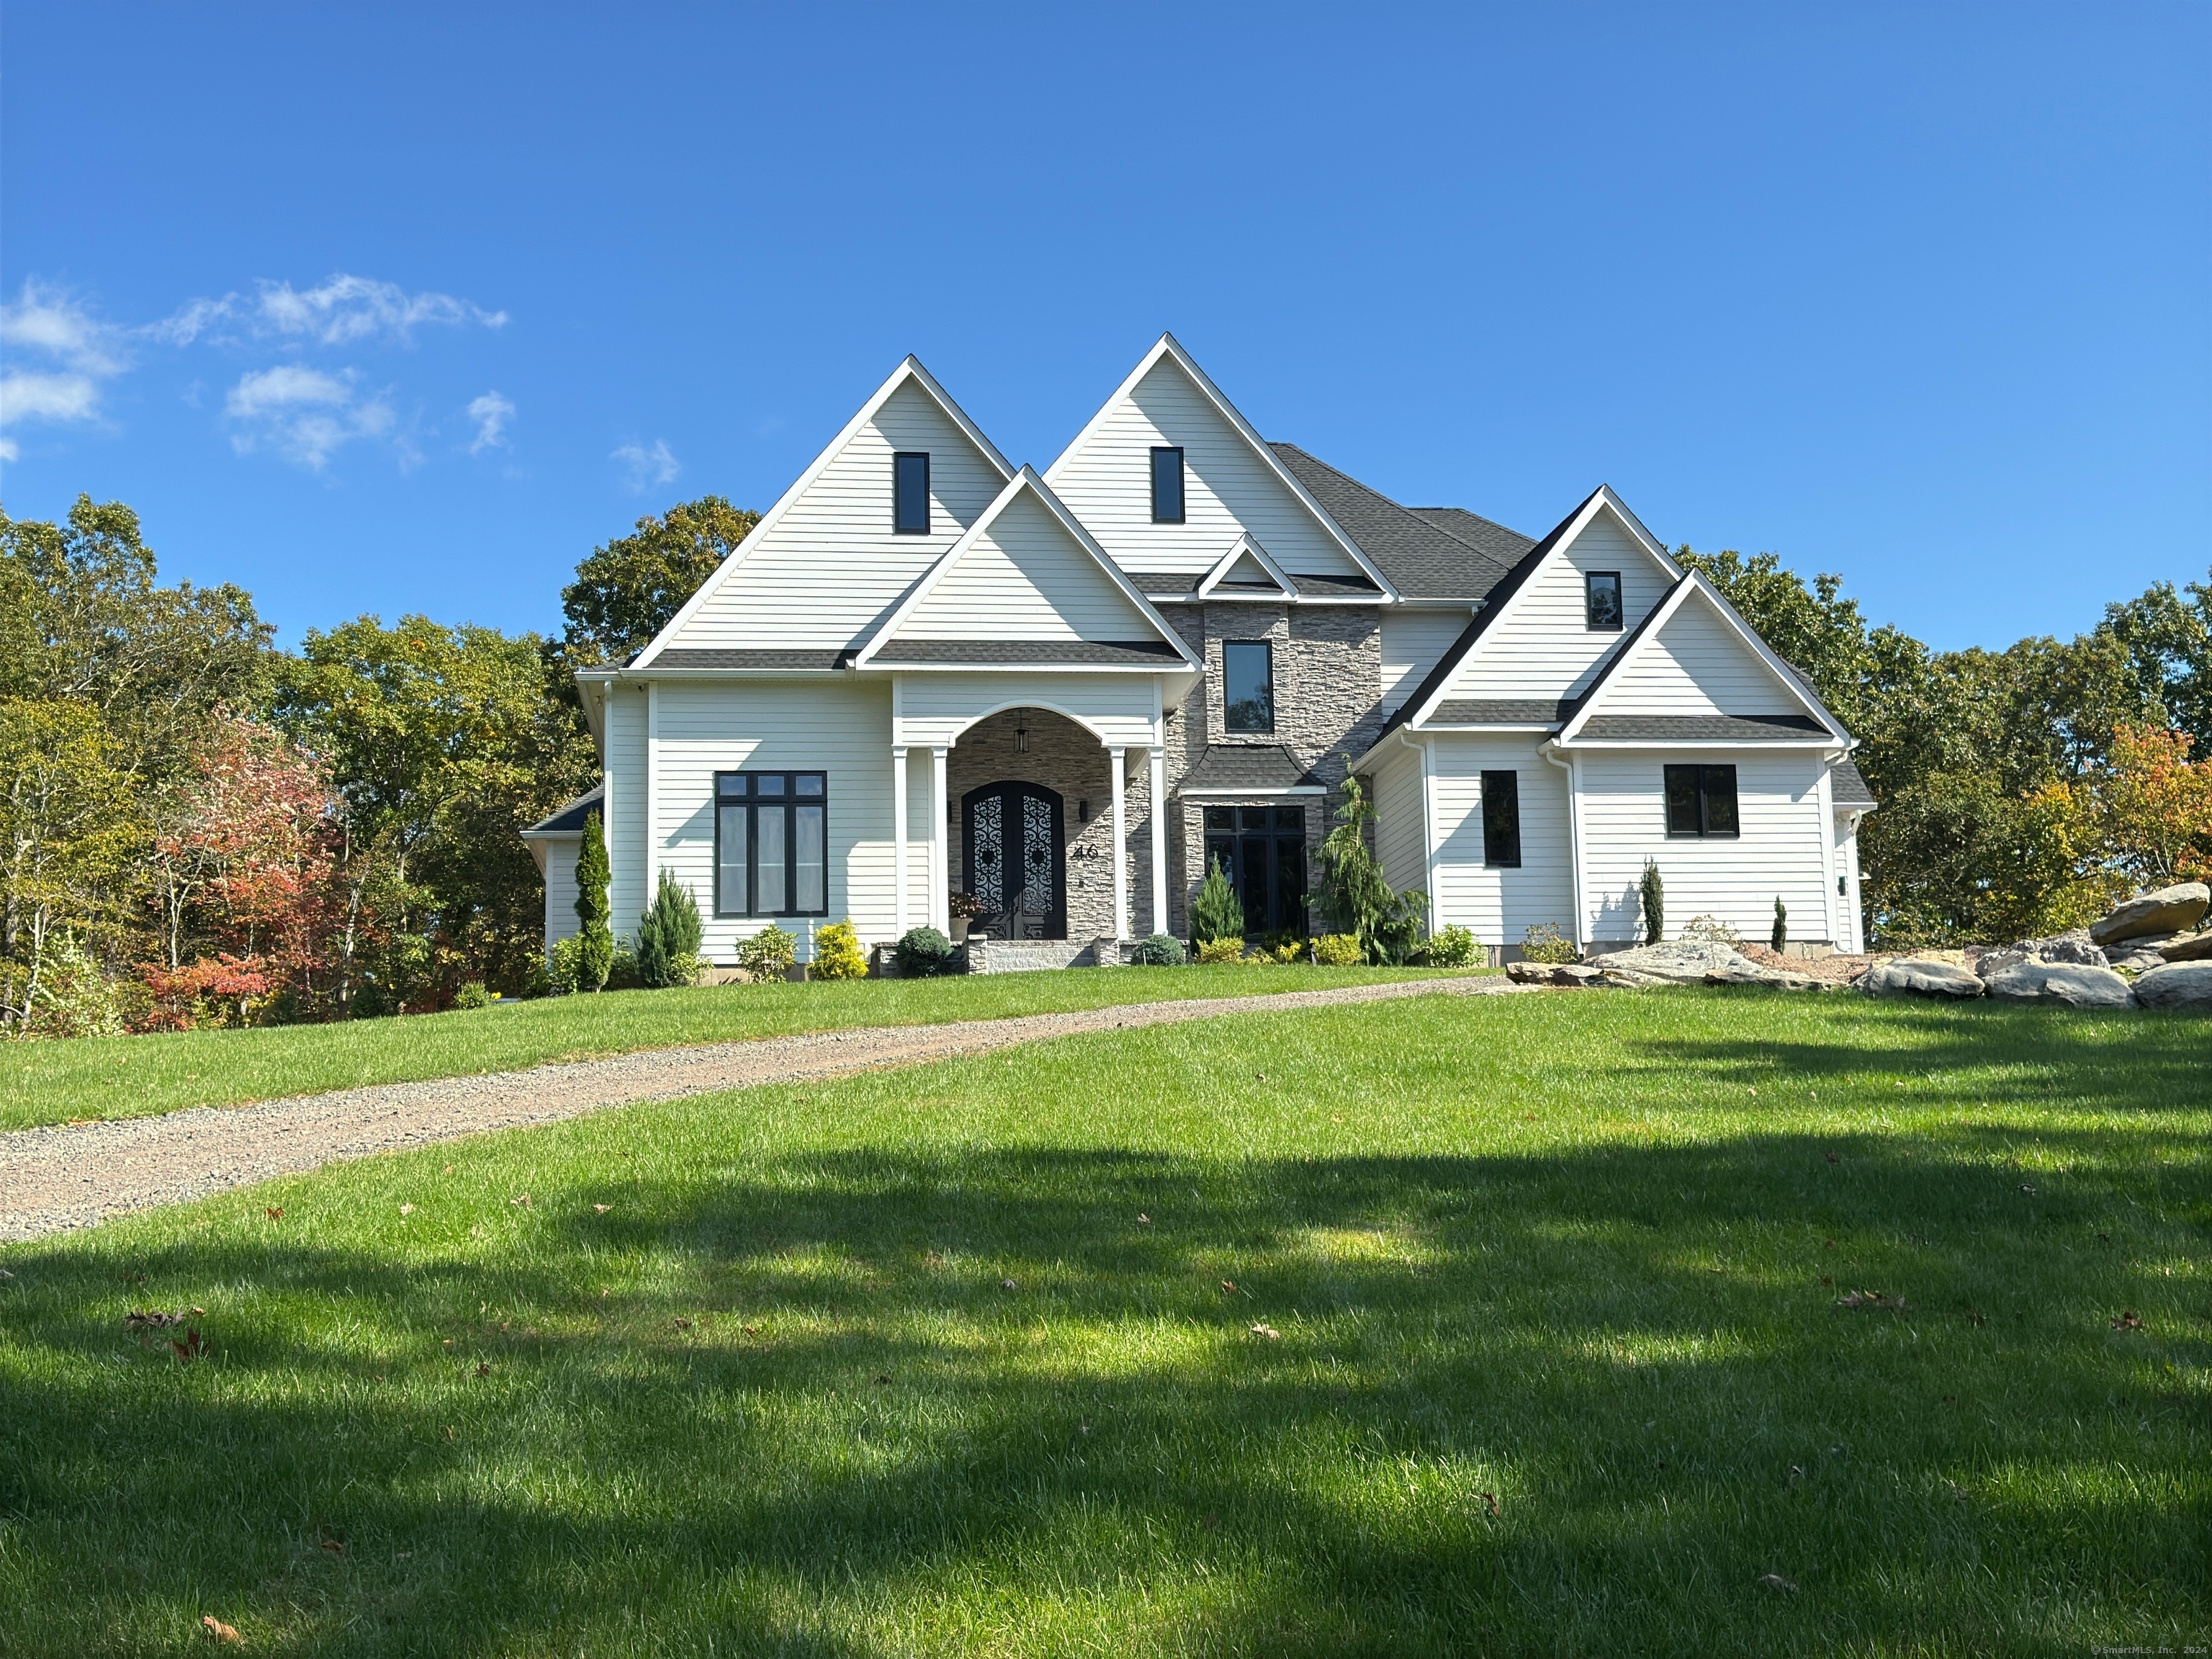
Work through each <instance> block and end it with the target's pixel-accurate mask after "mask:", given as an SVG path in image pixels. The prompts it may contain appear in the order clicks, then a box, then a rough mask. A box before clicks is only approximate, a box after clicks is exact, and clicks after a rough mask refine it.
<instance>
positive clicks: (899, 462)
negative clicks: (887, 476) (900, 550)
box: [891, 451, 929, 536]
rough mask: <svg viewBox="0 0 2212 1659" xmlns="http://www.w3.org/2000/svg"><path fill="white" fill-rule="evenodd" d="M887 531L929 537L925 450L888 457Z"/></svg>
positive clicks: (926, 459) (927, 479)
mask: <svg viewBox="0 0 2212 1659" xmlns="http://www.w3.org/2000/svg"><path fill="white" fill-rule="evenodd" d="M891 532H892V533H893V534H894V535H899V536H927V534H929V455H928V453H927V451H914V452H910V453H909V452H904V451H902V452H901V453H898V454H896V455H894V456H892V457H891Z"/></svg>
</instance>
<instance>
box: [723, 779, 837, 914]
mask: <svg viewBox="0 0 2212 1659" xmlns="http://www.w3.org/2000/svg"><path fill="white" fill-rule="evenodd" d="M828 786H829V779H828V777H827V775H825V774H823V773H820V772H717V773H716V774H715V775H714V805H715V810H714V914H715V915H721V916H821V915H828V914H829V823H828V800H827V796H828Z"/></svg>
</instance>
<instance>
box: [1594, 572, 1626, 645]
mask: <svg viewBox="0 0 2212 1659" xmlns="http://www.w3.org/2000/svg"><path fill="white" fill-rule="evenodd" d="M1607 578H1610V579H1611V580H1612V582H1613V620H1612V621H1611V622H1609V623H1601V622H1600V621H1598V620H1597V607H1596V606H1595V605H1593V604H1592V603H1591V601H1592V600H1593V599H1595V598H1596V596H1597V584H1598V583H1599V581H1601V580H1605V579H1607ZM1627 627H1628V596H1627V595H1626V594H1625V593H1624V592H1621V587H1620V572H1619V571H1618V570H1585V571H1583V631H1584V632H1585V633H1590V634H1619V633H1621V632H1623V631H1625V630H1626V628H1627Z"/></svg>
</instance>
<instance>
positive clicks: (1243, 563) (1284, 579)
mask: <svg viewBox="0 0 2212 1659" xmlns="http://www.w3.org/2000/svg"><path fill="white" fill-rule="evenodd" d="M1248 571H1249V572H1251V573H1253V574H1256V575H1257V577H1258V580H1256V581H1255V580H1253V579H1252V575H1248V574H1246V573H1247V572H1248ZM1224 588H1227V589H1228V590H1229V591H1230V593H1231V594H1236V595H1237V596H1239V597H1243V598H1252V597H1255V596H1258V595H1262V594H1264V595H1267V596H1268V597H1271V598H1273V597H1283V598H1287V597H1290V596H1291V595H1293V594H1295V593H1296V592H1297V591H1298V589H1297V579H1296V578H1295V577H1293V576H1291V575H1288V574H1285V572H1284V569H1283V567H1282V566H1280V565H1279V564H1277V563H1276V562H1274V561H1273V559H1271V558H1269V557H1268V556H1267V549H1266V548H1264V547H1262V546H1261V545H1260V544H1259V543H1257V542H1255V541H1254V540H1253V539H1252V538H1251V537H1250V536H1249V535H1243V536H1239V537H1238V538H1237V541H1236V544H1234V545H1233V546H1231V548H1230V550H1228V551H1227V552H1226V553H1224V554H1223V555H1222V556H1221V557H1220V558H1219V559H1218V560H1217V561H1216V562H1214V566H1213V568H1212V569H1211V570H1209V571H1207V572H1206V574H1204V575H1203V576H1201V577H1200V578H1199V579H1198V588H1197V592H1198V596H1199V598H1200V599H1205V598H1206V597H1207V596H1208V595H1210V594H1213V593H1218V592H1221V591H1222V589H1224ZM1224 597H1228V595H1224Z"/></svg>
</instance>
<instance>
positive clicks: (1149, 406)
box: [1045, 357, 1359, 575]
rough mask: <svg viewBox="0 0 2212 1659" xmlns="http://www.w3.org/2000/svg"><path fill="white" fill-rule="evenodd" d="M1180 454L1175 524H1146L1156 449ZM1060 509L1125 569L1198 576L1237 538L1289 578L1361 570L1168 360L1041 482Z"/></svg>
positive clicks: (1149, 521)
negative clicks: (1179, 516) (1243, 536)
mask: <svg viewBox="0 0 2212 1659" xmlns="http://www.w3.org/2000/svg"><path fill="white" fill-rule="evenodd" d="M1158 444H1172V445H1179V446H1181V447H1182V452H1183V490H1184V502H1183V522H1182V523H1181V524H1154V523H1153V522H1152V448H1153V446H1154V445H1158ZM1045 481H1046V482H1047V483H1049V484H1051V486H1052V487H1053V489H1054V492H1055V493H1056V494H1057V495H1059V496H1060V500H1061V501H1065V502H1066V504H1067V507H1068V510H1069V511H1071V512H1072V513H1074V514H1075V516H1076V517H1077V518H1079V519H1080V520H1083V527H1084V528H1085V529H1086V530H1088V531H1089V532H1091V534H1092V535H1093V536H1095V537H1097V538H1098V543H1099V545H1101V546H1102V547H1103V548H1104V549H1105V550H1107V552H1109V554H1111V555H1112V556H1113V557H1114V562H1115V563H1117V564H1119V565H1120V566H1121V568H1123V569H1124V570H1132V571H1148V570H1204V569H1207V568H1211V567H1212V565H1213V564H1214V563H1215V562H1217V561H1218V559H1219V558H1220V557H1221V556H1222V555H1223V554H1225V553H1226V552H1227V551H1228V550H1230V548H1231V546H1232V545H1234V544H1235V543H1236V540H1237V535H1238V533H1239V532H1250V534H1251V537H1252V539H1253V540H1254V541H1255V542H1257V543H1259V544H1260V545H1261V546H1262V547H1264V548H1266V549H1267V556H1268V557H1270V558H1272V559H1273V560H1274V562H1276V563H1277V564H1279V565H1280V566H1281V567H1282V568H1284V569H1285V570H1287V571H1290V572H1291V574H1301V573H1303V574H1308V575H1353V574H1359V566H1358V562H1356V561H1354V560H1353V559H1352V556H1350V555H1349V554H1347V553H1346V552H1345V551H1344V550H1343V549H1342V548H1341V547H1340V546H1339V545H1337V544H1336V542H1335V540H1334V538H1332V537H1331V536H1330V535H1329V534H1328V532H1327V531H1326V530H1324V529H1323V528H1322V526H1321V524H1320V522H1319V521H1318V520H1316V519H1315V517H1314V515H1313V514H1312V513H1311V512H1310V511H1309V510H1308V509H1307V507H1306V506H1305V503H1304V502H1303V501H1300V500H1299V499H1298V497H1297V495H1296V493H1294V492H1293V491H1292V490H1291V488H1290V486H1289V485H1288V484H1286V483H1284V482H1283V480H1282V478H1281V477H1280V476H1279V474H1278V473H1277V472H1276V471H1275V470H1274V468H1273V466H1272V465H1270V464H1269V463H1268V462H1267V461H1265V460H1262V459H1261V457H1260V456H1259V455H1257V454H1255V453H1254V451H1253V448H1252V446H1251V445H1250V444H1249V442H1247V441H1245V438H1244V435H1243V434H1242V433H1240V432H1239V431H1237V428H1235V427H1234V426H1232V425H1231V423H1230V422H1228V421H1227V420H1225V419H1224V418H1223V417H1222V415H1221V412H1220V411H1219V410H1217V409H1215V408H1214V406H1213V404H1212V402H1211V401H1210V400H1209V399H1208V398H1206V394H1205V393H1204V392H1200V390H1199V389H1198V387H1197V386H1195V385H1194V384H1193V383H1192V382H1191V380H1190V378H1189V377H1188V375H1186V374H1184V373H1183V372H1182V369H1181V368H1178V367H1177V366H1176V363H1175V362H1174V361H1173V360H1172V359H1170V358H1167V357H1162V358H1161V359H1160V361H1159V362H1157V363H1155V364H1154V365H1153V366H1152V370H1151V372H1150V373H1148V374H1146V376H1145V378H1144V379H1143V380H1139V382H1138V383H1137V384H1136V386H1134V387H1133V388H1132V389H1131V391H1130V392H1129V393H1128V395H1127V396H1125V397H1122V398H1119V399H1118V400H1117V401H1116V402H1115V404H1114V405H1113V407H1112V408H1111V409H1110V410H1108V412H1107V413H1106V415H1105V416H1104V418H1103V419H1102V420H1101V421H1100V422H1098V424H1097V426H1096V427H1095V428H1092V429H1091V434H1090V436H1089V438H1088V440H1087V441H1084V442H1083V446H1082V447H1081V448H1080V449H1076V448H1073V447H1071V448H1070V449H1069V450H1068V452H1067V453H1066V454H1063V455H1062V456H1061V457H1060V459H1058V460H1056V461H1054V463H1053V464H1052V470H1051V471H1048V472H1047V473H1046V474H1045Z"/></svg>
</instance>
